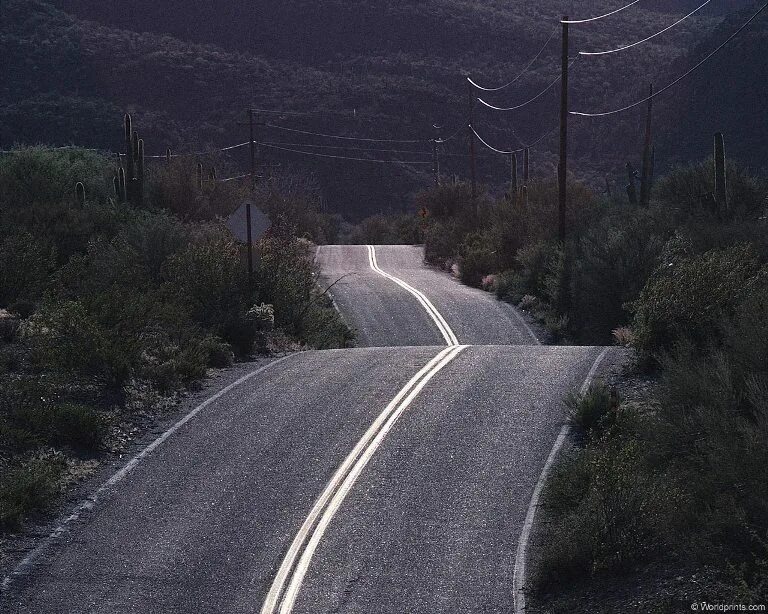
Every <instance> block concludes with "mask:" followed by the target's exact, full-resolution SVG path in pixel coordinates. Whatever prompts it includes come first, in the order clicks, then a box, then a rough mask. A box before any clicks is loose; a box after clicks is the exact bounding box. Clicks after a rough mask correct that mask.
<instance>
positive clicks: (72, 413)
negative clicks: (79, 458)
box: [51, 403, 106, 450]
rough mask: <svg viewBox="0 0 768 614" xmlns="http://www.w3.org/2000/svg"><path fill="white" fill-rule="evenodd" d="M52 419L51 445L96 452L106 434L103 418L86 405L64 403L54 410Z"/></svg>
mask: <svg viewBox="0 0 768 614" xmlns="http://www.w3.org/2000/svg"><path fill="white" fill-rule="evenodd" d="M52 418H53V419H52V424H51V439H52V442H51V443H53V444H59V445H68V446H72V447H73V448H79V449H84V450H96V449H98V447H99V446H100V445H101V442H102V440H103V439H104V436H105V434H106V422H105V420H104V418H103V417H102V416H101V415H100V414H99V413H98V412H97V411H96V410H95V409H93V408H92V407H88V406H86V405H78V404H75V403H65V404H63V405H60V406H58V407H57V408H56V409H55V411H54V412H53V416H52Z"/></svg>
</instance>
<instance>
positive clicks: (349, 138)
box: [266, 124, 430, 143]
mask: <svg viewBox="0 0 768 614" xmlns="http://www.w3.org/2000/svg"><path fill="white" fill-rule="evenodd" d="M266 126H267V128H274V129H276V130H284V131H286V132H294V133H296V134H307V135H310V136H319V137H322V138H326V139H340V140H343V141H361V142H367V143H428V142H430V139H371V138H362V137H355V136H340V135H337V134H323V133H321V132H312V131H310V130H298V129H296V128H288V127H287V126H277V125H275V124H266Z"/></svg>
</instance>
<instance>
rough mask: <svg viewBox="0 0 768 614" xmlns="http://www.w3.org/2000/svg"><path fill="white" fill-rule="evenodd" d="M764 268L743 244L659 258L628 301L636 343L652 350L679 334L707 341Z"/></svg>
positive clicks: (758, 283)
mask: <svg viewBox="0 0 768 614" xmlns="http://www.w3.org/2000/svg"><path fill="white" fill-rule="evenodd" d="M767 274H768V268H766V267H762V266H761V265H760V264H759V262H758V261H757V260H756V258H755V257H754V255H753V252H752V250H751V249H750V247H749V246H744V245H742V246H737V247H732V248H729V249H726V250H712V251H709V252H706V253H704V254H701V255H698V256H683V257H680V258H676V259H673V260H670V261H667V262H664V263H663V264H662V265H661V267H659V269H657V271H656V272H655V273H654V275H653V277H652V278H651V280H650V281H649V282H648V284H647V285H646V287H645V288H644V289H643V291H642V292H641V294H640V297H639V298H638V300H637V301H635V302H634V303H633V305H632V309H633V311H634V313H635V319H634V326H633V330H634V332H635V343H636V347H637V348H638V350H640V351H641V352H643V353H644V354H646V355H651V354H655V353H658V352H660V351H663V350H666V349H669V348H670V347H672V345H673V344H674V343H675V341H676V340H679V339H687V340H689V341H690V342H691V343H693V344H694V345H696V346H697V347H704V346H706V345H707V344H708V343H711V342H712V340H713V338H716V337H717V331H718V329H719V327H720V325H721V324H722V323H723V322H724V321H726V320H727V319H729V318H730V317H732V316H733V315H734V312H735V310H736V308H737V307H738V305H739V304H740V303H741V302H742V301H743V300H744V299H745V298H746V297H747V296H749V295H750V294H751V293H753V292H756V291H758V290H760V289H762V288H764V287H765V285H766V283H768V275H767Z"/></svg>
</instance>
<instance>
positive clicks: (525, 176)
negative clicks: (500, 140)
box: [523, 147, 531, 185]
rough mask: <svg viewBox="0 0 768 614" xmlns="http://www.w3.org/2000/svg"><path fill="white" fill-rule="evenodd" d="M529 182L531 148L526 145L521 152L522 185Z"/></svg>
mask: <svg viewBox="0 0 768 614" xmlns="http://www.w3.org/2000/svg"><path fill="white" fill-rule="evenodd" d="M530 182H531V148H530V147H526V148H525V152H524V153H523V185H528V184H529V183H530Z"/></svg>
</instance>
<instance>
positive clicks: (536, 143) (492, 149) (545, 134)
mask: <svg viewBox="0 0 768 614" xmlns="http://www.w3.org/2000/svg"><path fill="white" fill-rule="evenodd" d="M469 128H470V130H472V132H473V133H474V134H475V136H476V137H477V138H478V140H479V141H480V142H481V143H482V144H483V145H485V146H486V147H487V148H488V149H490V150H491V151H495V152H496V153H500V154H504V155H511V154H516V153H521V152H523V151H525V150H526V149H532V148H533V147H535V146H536V145H538V144H539V143H541V142H542V141H543V140H544V139H546V138H547V137H548V136H550V135H552V134H553V133H554V132H555V131H557V130H559V128H560V126H559V125H556V126H555V127H554V128H552V129H551V130H547V132H545V133H544V134H542V135H541V136H540V137H539V138H537V139H536V140H535V141H533V142H531V143H530V144H528V145H525V146H524V147H521V148H520V149H513V150H512V151H503V150H501V149H497V148H496V147H494V146H493V145H490V144H489V143H488V142H487V141H486V140H485V139H483V137H481V136H480V135H479V134H478V133H477V131H476V130H475V129H474V127H473V126H469Z"/></svg>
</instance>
